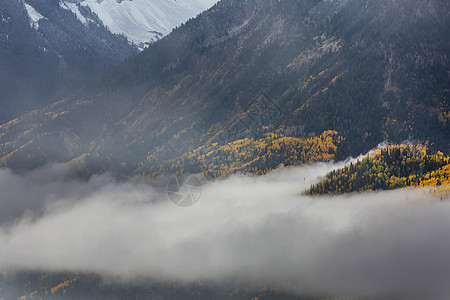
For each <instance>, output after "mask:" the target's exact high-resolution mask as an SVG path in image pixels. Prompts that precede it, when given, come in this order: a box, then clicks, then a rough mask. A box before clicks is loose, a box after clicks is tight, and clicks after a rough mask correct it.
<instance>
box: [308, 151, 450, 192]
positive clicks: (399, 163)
mask: <svg viewBox="0 0 450 300" xmlns="http://www.w3.org/2000/svg"><path fill="white" fill-rule="evenodd" d="M407 186H414V187H420V186H422V187H423V186H435V187H438V189H437V191H438V192H447V193H448V191H449V187H450V157H449V156H444V155H443V153H442V152H438V153H431V152H430V150H429V149H427V147H425V146H420V145H419V146H408V145H392V146H389V147H388V148H384V149H381V150H378V151H376V152H375V153H374V154H372V155H370V156H368V157H366V158H364V159H362V160H361V161H358V162H357V163H356V164H353V163H352V164H350V166H348V167H346V168H343V169H340V170H337V171H332V172H331V173H329V174H327V176H326V177H325V179H324V180H322V181H321V182H320V183H318V184H316V185H314V186H312V187H311V188H310V189H309V190H308V191H307V193H308V194H311V195H317V194H342V193H349V192H358V191H364V190H393V189H396V188H401V187H407Z"/></svg>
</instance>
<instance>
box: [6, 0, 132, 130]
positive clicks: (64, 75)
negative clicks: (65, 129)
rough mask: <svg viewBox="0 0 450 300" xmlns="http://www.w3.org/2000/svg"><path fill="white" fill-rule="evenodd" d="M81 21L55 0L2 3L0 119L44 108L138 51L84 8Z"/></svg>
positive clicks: (8, 1) (13, 0) (7, 0)
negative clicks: (85, 16) (86, 17)
mask: <svg viewBox="0 0 450 300" xmlns="http://www.w3.org/2000/svg"><path fill="white" fill-rule="evenodd" d="M88 13H89V15H90V19H91V20H94V21H92V22H89V23H85V24H83V23H81V22H80V21H79V20H78V19H77V17H76V16H75V15H74V14H73V13H72V12H70V11H67V10H64V9H62V8H61V7H60V5H59V4H58V2H57V1H51V0H39V1H37V0H26V1H25V2H24V1H17V0H2V1H1V3H0V18H1V19H0V20H1V22H0V107H1V111H0V120H1V121H2V123H3V122H5V121H9V120H10V119H12V118H14V117H16V116H17V115H20V114H22V113H25V112H28V111H30V110H32V109H37V108H42V107H45V106H47V105H49V104H51V103H52V102H54V101H55V100H59V99H61V98H63V97H66V96H67V95H69V94H71V93H73V92H74V91H75V90H77V89H78V88H80V87H81V86H83V85H85V84H86V83H87V82H88V81H89V80H90V79H92V78H94V77H95V76H96V75H98V74H99V73H101V72H104V71H105V70H107V69H108V68H110V67H112V66H114V65H117V64H119V63H121V62H123V61H124V60H125V59H126V58H128V57H130V56H132V55H134V54H136V53H137V49H136V48H135V47H133V46H130V45H129V44H128V42H127V40H126V38H124V37H123V36H119V35H114V34H112V33H111V32H109V31H108V30H107V28H106V27H104V26H103V25H101V23H99V22H95V20H96V19H97V17H96V15H95V14H93V13H92V12H89V11H86V14H88Z"/></svg>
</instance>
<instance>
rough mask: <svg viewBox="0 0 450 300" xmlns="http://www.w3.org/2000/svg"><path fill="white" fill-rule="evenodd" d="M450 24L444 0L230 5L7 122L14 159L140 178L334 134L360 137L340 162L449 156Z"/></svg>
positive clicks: (4, 138)
mask: <svg viewBox="0 0 450 300" xmlns="http://www.w3.org/2000/svg"><path fill="white" fill-rule="evenodd" d="M449 20H450V18H449V4H448V3H447V2H446V1H441V0H432V1H427V2H426V3H425V2H423V1H419V0H414V1H413V3H412V2H411V1H406V0H405V1H397V0H396V1H393V0H382V1H372V0H365V1H356V0H348V1H318V0H308V1H300V0H298V1H264V2H262V1H256V0H247V1H233V0H227V1H221V2H219V3H218V4H216V5H215V6H214V7H213V8H212V9H211V10H209V11H208V12H206V13H203V14H201V15H200V16H199V17H198V18H196V19H194V20H191V21H189V22H187V23H186V24H185V25H184V26H182V27H181V28H178V29H177V30H175V31H174V32H172V33H171V34H170V35H169V36H167V37H166V38H164V39H162V40H160V41H159V42H157V43H155V44H153V45H151V46H150V47H149V48H148V49H147V50H145V51H143V52H142V53H140V54H139V55H138V56H137V57H134V58H132V59H130V60H129V61H127V62H126V63H125V64H123V65H121V66H120V67H118V68H116V69H115V70H113V71H111V72H109V73H108V74H106V75H105V76H104V77H102V78H101V79H99V80H97V81H96V82H95V83H92V84H91V85H90V86H88V87H86V88H84V89H83V91H82V92H81V93H79V94H77V95H76V96H74V97H72V98H71V99H67V100H65V101H62V102H60V103H58V104H55V105H53V106H51V107H49V108H47V109H44V110H41V111H38V112H34V113H33V114H28V115H26V116H23V117H22V118H20V119H18V120H16V121H14V122H12V123H9V124H6V125H4V126H2V128H1V129H0V130H1V131H0V132H1V133H0V135H1V137H0V142H1V145H0V150H1V153H0V155H1V156H2V162H3V164H4V165H8V166H11V167H14V168H32V167H36V166H39V165H42V164H45V163H46V162H48V161H54V160H56V161H63V162H66V161H70V160H72V159H75V158H77V161H78V162H80V164H81V166H82V168H83V169H86V167H88V168H89V170H90V171H91V172H100V171H102V170H105V169H109V170H115V171H116V172H118V173H123V174H140V173H142V172H143V171H145V170H146V169H149V168H150V169H151V167H152V165H151V164H154V158H156V161H164V160H169V159H174V158H177V157H179V156H180V155H182V154H183V153H185V152H188V151H189V150H192V149H195V148H197V147H201V146H204V145H208V144H211V143H214V142H219V143H227V142H230V141H233V140H237V139H240V138H245V137H254V138H260V137H262V136H263V135H264V134H265V133H270V132H276V133H277V134H283V135H285V136H294V137H300V138H303V137H308V136H310V137H312V136H316V135H318V134H320V133H321V132H324V131H326V130H336V131H337V132H338V133H339V134H340V135H342V136H344V137H345V138H346V140H345V142H343V143H341V144H342V145H341V146H340V149H338V150H337V158H342V157H345V156H346V155H349V154H353V155H354V154H359V153H361V152H364V151H366V150H368V149H370V148H372V147H373V146H375V145H376V144H378V143H379V142H381V141H382V140H384V139H389V140H391V141H394V142H395V141H401V140H403V139H407V138H409V137H412V138H415V139H420V140H430V141H431V142H432V143H434V147H437V148H440V149H442V150H443V151H444V152H448V151H449V148H450V147H449V140H450V137H449V123H448V118H449V107H448V96H449V91H448V86H450V82H449V77H448V70H449V69H450V68H449V59H448V57H447V55H448V53H449V45H450V43H449V36H450V34H449V30H450V29H449V28H450V26H449V25H450V24H449ZM149 157H151V158H152V160H149Z"/></svg>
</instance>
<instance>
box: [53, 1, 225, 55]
mask: <svg viewBox="0 0 450 300" xmlns="http://www.w3.org/2000/svg"><path fill="white" fill-rule="evenodd" d="M216 2H218V0H121V1H119V0H64V1H62V3H61V7H63V8H65V9H70V10H71V11H73V12H74V13H75V14H76V15H77V17H78V18H79V19H80V21H82V22H83V23H85V22H86V19H85V17H84V16H83V15H82V14H81V12H80V9H79V8H80V7H79V6H78V5H80V6H84V7H89V8H90V10H91V11H92V12H94V13H95V14H97V15H98V17H99V19H100V20H101V21H102V22H103V24H104V25H105V26H107V27H108V29H109V30H110V31H111V32H113V33H117V34H123V35H125V36H126V37H127V38H128V40H129V41H131V42H133V43H134V44H136V45H137V46H138V47H139V48H140V49H141V50H142V49H143V48H144V47H145V46H146V45H148V44H149V43H151V42H154V41H156V40H158V39H160V38H161V37H163V36H165V35H167V34H168V33H170V31H172V29H173V28H175V27H176V26H178V25H180V24H181V23H184V22H186V21H187V20H188V19H190V18H192V17H195V16H196V15H198V14H199V13H200V12H202V11H204V10H206V9H208V8H210V7H211V6H213V5H214V4H215V3H216Z"/></svg>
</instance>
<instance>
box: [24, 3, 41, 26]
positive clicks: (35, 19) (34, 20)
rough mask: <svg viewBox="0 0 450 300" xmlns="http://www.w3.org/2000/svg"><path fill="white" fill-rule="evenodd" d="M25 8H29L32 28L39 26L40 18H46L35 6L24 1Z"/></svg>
mask: <svg viewBox="0 0 450 300" xmlns="http://www.w3.org/2000/svg"><path fill="white" fill-rule="evenodd" d="M24 5H25V8H26V10H27V13H28V16H29V18H30V26H31V28H34V29H38V28H39V20H42V19H46V18H45V17H44V16H43V15H41V14H40V13H39V12H38V11H37V10H36V9H34V7H33V6H31V5H29V4H28V3H24Z"/></svg>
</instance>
